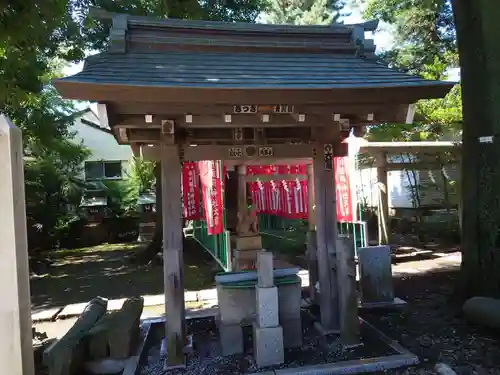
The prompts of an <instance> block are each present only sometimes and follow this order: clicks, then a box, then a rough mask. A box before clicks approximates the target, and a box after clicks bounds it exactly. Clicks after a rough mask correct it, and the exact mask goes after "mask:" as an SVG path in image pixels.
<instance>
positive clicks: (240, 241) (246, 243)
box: [236, 234, 262, 250]
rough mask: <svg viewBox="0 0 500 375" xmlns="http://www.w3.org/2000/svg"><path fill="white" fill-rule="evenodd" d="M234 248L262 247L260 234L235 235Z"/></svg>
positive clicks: (251, 248)
mask: <svg viewBox="0 0 500 375" xmlns="http://www.w3.org/2000/svg"><path fill="white" fill-rule="evenodd" d="M236 249H238V250H260V249H262V237H261V236H260V234H257V235H255V236H238V237H236Z"/></svg>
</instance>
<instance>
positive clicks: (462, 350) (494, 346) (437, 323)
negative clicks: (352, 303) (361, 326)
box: [363, 267, 500, 375]
mask: <svg viewBox="0 0 500 375" xmlns="http://www.w3.org/2000/svg"><path fill="white" fill-rule="evenodd" d="M458 277H459V268H458V267H440V268H439V269H435V270H433V271H429V272H426V273H421V274H416V275H406V276H402V277H397V278H394V286H395V294H396V296H397V297H400V298H402V299H404V300H406V301H407V302H408V305H407V306H406V307H405V308H403V309H401V310H383V309H381V310H372V311H370V312H364V313H363V317H364V318H365V319H367V320H368V321H369V322H370V323H372V324H373V325H375V326H376V327H377V328H379V329H380V330H382V331H383V332H384V333H386V334H387V335H388V336H390V337H391V338H392V339H395V340H398V341H399V342H400V343H401V344H402V345H403V346H404V347H405V348H407V349H409V350H410V351H412V352H413V353H415V354H417V355H418V356H419V358H420V361H421V364H420V365H419V366H417V367H415V368H411V369H408V370H404V371H403V370H393V371H391V372H390V373H391V374H405V375H409V374H434V372H433V371H432V366H433V365H434V364H435V363H436V362H445V363H447V364H449V365H450V366H452V367H453V369H454V370H455V371H456V372H457V374H458V375H461V374H463V375H470V374H500V370H499V368H500V336H499V335H498V334H497V333H494V332H491V331H489V330H487V329H484V328H482V327H476V326H473V325H469V324H468V323H467V322H466V321H465V320H464V319H463V317H462V315H461V313H460V306H455V305H454V304H451V303H450V299H451V297H452V295H453V293H454V292H455V289H454V288H455V287H456V285H457V280H458Z"/></svg>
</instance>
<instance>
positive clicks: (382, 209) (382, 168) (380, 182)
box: [376, 152, 390, 245]
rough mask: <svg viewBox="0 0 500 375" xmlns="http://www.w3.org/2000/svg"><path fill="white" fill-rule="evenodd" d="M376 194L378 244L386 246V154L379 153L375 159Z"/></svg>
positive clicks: (387, 241)
mask: <svg viewBox="0 0 500 375" xmlns="http://www.w3.org/2000/svg"><path fill="white" fill-rule="evenodd" d="M376 166H377V189H378V190H377V192H378V243H379V245H387V244H389V240H390V231H389V196H388V194H389V191H388V185H387V154H386V153H385V152H381V153H379V154H378V155H377V157H376Z"/></svg>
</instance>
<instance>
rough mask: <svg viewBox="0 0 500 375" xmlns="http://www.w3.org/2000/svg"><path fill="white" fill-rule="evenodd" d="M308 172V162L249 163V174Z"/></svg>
mask: <svg viewBox="0 0 500 375" xmlns="http://www.w3.org/2000/svg"><path fill="white" fill-rule="evenodd" d="M260 174H262V175H270V174H304V175H305V174H307V165H306V164H277V165H248V166H247V175H249V176H255V175H260Z"/></svg>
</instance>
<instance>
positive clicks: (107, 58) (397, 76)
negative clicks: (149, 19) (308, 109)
mask: <svg viewBox="0 0 500 375" xmlns="http://www.w3.org/2000/svg"><path fill="white" fill-rule="evenodd" d="M62 80H63V81H70V82H82V83H100V84H117V85H128V86H157V87H162V86H164V87H186V88H192V87H200V88H238V89H244V88H249V89H266V88H273V89H279V88H283V89H328V88H331V89H340V88H384V87H398V86H401V87H411V86H434V85H450V83H449V82H441V81H429V80H425V79H422V78H420V77H417V76H413V75H409V74H405V73H402V72H399V71H396V70H393V69H390V68H388V67H387V66H385V65H383V64H381V63H379V62H377V61H376V60H371V59H362V58H359V57H356V56H354V55H340V54H331V55H330V54H320V53H279V54H273V53H257V52H198V51H169V52H161V53H160V52H149V53H147V52H143V53H139V52H130V53H124V54H119V53H102V54H99V55H95V56H92V57H90V58H89V59H88V60H87V62H86V65H85V68H84V70H83V71H82V72H80V73H78V74H76V75H74V76H71V77H67V78H63V79H62Z"/></svg>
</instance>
